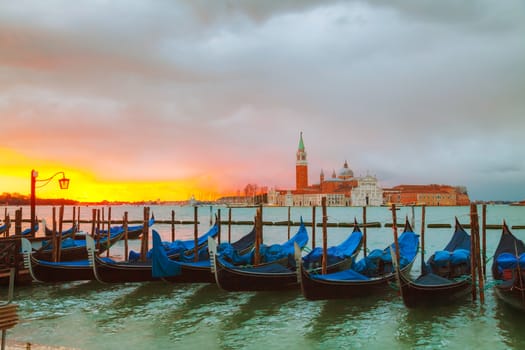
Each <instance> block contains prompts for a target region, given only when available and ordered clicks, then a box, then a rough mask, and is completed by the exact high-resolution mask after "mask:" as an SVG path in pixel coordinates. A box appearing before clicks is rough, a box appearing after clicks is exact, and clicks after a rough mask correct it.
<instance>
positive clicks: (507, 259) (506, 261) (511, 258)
mask: <svg viewBox="0 0 525 350" xmlns="http://www.w3.org/2000/svg"><path fill="white" fill-rule="evenodd" d="M496 263H497V264H498V269H499V270H500V271H503V270H505V269H515V268H516V267H518V258H517V257H516V256H515V255H514V254H511V253H501V254H500V255H498V256H497V258H496Z"/></svg>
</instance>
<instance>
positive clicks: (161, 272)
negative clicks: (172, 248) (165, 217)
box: [151, 230, 181, 278]
mask: <svg viewBox="0 0 525 350" xmlns="http://www.w3.org/2000/svg"><path fill="white" fill-rule="evenodd" d="M152 236H153V248H152V249H151V252H152V254H151V255H152V257H151V275H152V276H153V277H155V278H160V277H168V276H178V275H180V273H181V266H180V265H179V264H177V263H176V262H175V261H172V260H170V259H169V258H168V255H167V254H166V250H165V249H164V247H163V245H162V241H161V239H160V235H159V234H158V232H157V231H155V230H152Z"/></svg>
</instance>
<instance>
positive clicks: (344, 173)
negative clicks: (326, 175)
mask: <svg viewBox="0 0 525 350" xmlns="http://www.w3.org/2000/svg"><path fill="white" fill-rule="evenodd" d="M337 177H338V178H340V179H351V178H353V177H354V172H353V171H352V169H350V168H349V167H348V162H347V161H346V160H345V164H344V165H343V167H342V168H341V169H339V172H338V173H337Z"/></svg>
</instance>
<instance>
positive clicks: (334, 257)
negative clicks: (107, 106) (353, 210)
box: [303, 231, 363, 266]
mask: <svg viewBox="0 0 525 350" xmlns="http://www.w3.org/2000/svg"><path fill="white" fill-rule="evenodd" d="M362 240H363V233H361V232H360V231H354V232H352V234H350V236H348V238H347V239H345V240H344V241H343V242H342V243H341V244H339V245H337V246H333V247H329V248H328V249H327V251H326V253H327V257H328V260H327V265H332V264H335V263H337V262H340V261H342V260H344V259H347V258H349V257H351V256H352V255H353V254H354V253H355V252H356V250H357V248H359V246H360V244H361V241H362ZM322 257H323V248H322V247H316V248H315V249H313V250H312V251H311V252H310V253H308V254H307V255H305V256H304V257H303V262H304V264H305V265H306V266H311V265H312V264H315V263H320V262H321V260H322Z"/></svg>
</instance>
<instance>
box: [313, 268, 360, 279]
mask: <svg viewBox="0 0 525 350" xmlns="http://www.w3.org/2000/svg"><path fill="white" fill-rule="evenodd" d="M311 277H312V278H313V279H317V280H325V281H366V280H369V279H370V278H369V277H367V276H365V275H362V274H360V273H359V272H357V271H354V270H351V269H350V270H344V271H339V272H335V273H330V274H326V275H321V274H312V275H311Z"/></svg>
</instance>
